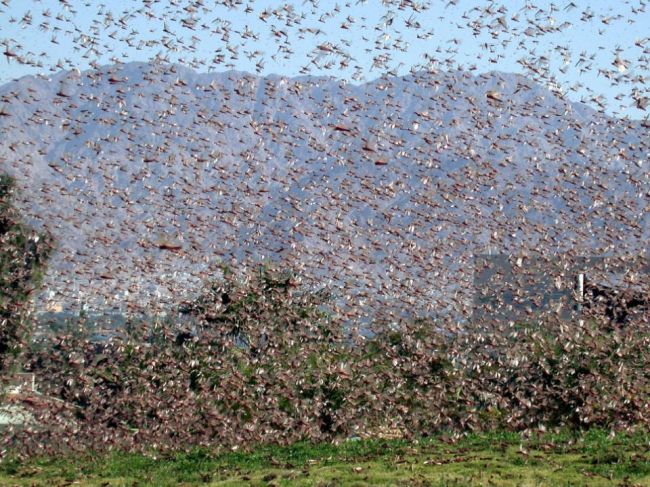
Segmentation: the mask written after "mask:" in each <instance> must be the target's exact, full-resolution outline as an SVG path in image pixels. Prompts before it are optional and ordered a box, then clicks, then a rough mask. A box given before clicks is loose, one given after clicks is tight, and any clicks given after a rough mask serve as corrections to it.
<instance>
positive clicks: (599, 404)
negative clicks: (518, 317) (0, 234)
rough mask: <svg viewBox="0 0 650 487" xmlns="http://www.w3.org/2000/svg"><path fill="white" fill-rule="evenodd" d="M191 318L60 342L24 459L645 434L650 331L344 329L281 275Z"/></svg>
mask: <svg viewBox="0 0 650 487" xmlns="http://www.w3.org/2000/svg"><path fill="white" fill-rule="evenodd" d="M179 309H180V311H182V312H184V313H186V314H187V315H189V316H191V318H192V321H190V322H186V323H185V324H184V325H182V326H180V327H179V326H177V324H176V321H175V320H167V321H165V322H160V321H154V322H151V323H142V322H141V323H139V324H138V326H132V327H126V331H129V330H130V331H129V333H127V334H126V335H125V336H123V337H116V338H115V339H111V340H105V341H96V340H90V339H88V338H87V336H85V335H83V334H73V333H64V334H58V335H57V334H55V335H52V336H50V337H49V339H48V340H49V341H47V342H46V343H43V342H41V343H39V346H38V347H33V348H32V350H31V352H30V354H29V356H28V360H27V362H26V368H27V369H28V370H31V371H34V372H35V373H36V374H37V377H38V378H41V379H42V378H46V380H39V382H40V384H39V387H40V390H41V391H42V392H43V393H44V394H46V396H47V397H50V398H56V399H57V400H61V401H56V402H55V403H53V405H52V407H48V408H44V409H41V410H39V411H38V413H37V414H36V417H35V421H34V427H31V428H28V429H16V430H15V431H12V432H11V434H10V435H8V436H7V438H6V443H7V445H8V447H10V449H11V450H12V451H20V452H21V453H22V454H23V455H32V456H33V455H39V454H60V453H61V452H65V451H68V450H78V451H85V450H88V449H92V450H96V451H102V450H109V449H111V450H115V449H117V450H125V451H136V450H140V451H143V450H146V449H148V448H152V447H153V448H156V449H157V450H160V451H177V450H179V449H191V448H194V447H208V448H214V447H227V448H244V447H250V446H255V445H260V444H282V445H289V444H292V443H295V442H300V441H309V442H315V443H321V442H330V441H342V440H345V439H346V438H350V437H360V438H378V437H384V438H405V439H413V438H418V437H427V436H435V435H437V434H439V433H440V432H459V433H463V432H480V431H491V430H495V429H496V430H506V431H530V430H543V429H550V428H558V427H559V428H570V429H573V430H576V431H579V430H586V429H589V428H594V427H597V428H604V429H607V430H613V431H629V430H633V429H638V428H647V427H648V425H649V423H650V417H649V416H648V414H647V410H648V404H649V403H650V367H649V366H648V365H649V364H648V357H649V355H648V350H650V346H649V345H650V333H649V330H650V324H648V323H647V322H645V323H644V322H640V323H638V324H635V325H634V326H633V327H632V326H630V327H613V328H612V327H610V326H606V325H607V324H606V323H601V322H599V321H598V319H596V318H595V317H594V319H593V320H586V321H585V323H584V324H578V323H576V324H573V325H572V326H570V327H568V326H567V325H566V323H561V322H557V323H554V322H552V321H548V322H546V323H545V324H544V326H535V327H533V326H527V327H526V326H517V327H514V326H513V327H510V326H503V327H497V328H487V327H477V328H472V329H465V330H458V331H457V332H456V333H450V332H449V331H446V330H448V329H445V331H441V328H440V327H439V326H438V325H439V324H438V323H432V322H429V321H427V320H416V321H404V322H401V323H397V324H395V323H392V324H391V323H388V324H387V323H382V322H379V321H378V322H375V323H371V324H369V325H367V326H366V328H365V329H363V330H361V329H356V328H355V327H354V326H352V325H347V326H344V325H343V324H342V320H341V318H340V317H338V316H337V314H336V313H334V312H332V310H331V308H328V300H327V297H326V296H323V295H322V293H319V292H311V291H309V290H306V289H304V288H303V287H301V286H300V285H299V283H298V280H297V278H296V277H295V276H294V275H292V274H290V273H284V272H276V271H274V270H273V269H264V270H262V271H261V272H253V273H251V274H243V275H235V274H234V273H230V272H225V277H224V278H223V279H221V280H218V281H217V282H210V283H208V284H207V285H206V287H205V289H204V292H203V293H201V295H200V296H198V297H197V299H196V300H194V301H192V302H189V303H182V304H181V305H180V307H179Z"/></svg>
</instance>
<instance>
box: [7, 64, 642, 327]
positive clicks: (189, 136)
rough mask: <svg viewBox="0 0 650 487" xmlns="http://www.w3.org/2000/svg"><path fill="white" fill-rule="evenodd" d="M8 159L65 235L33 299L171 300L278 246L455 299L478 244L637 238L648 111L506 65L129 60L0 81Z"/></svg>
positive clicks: (623, 243) (379, 287) (602, 249)
mask: <svg viewBox="0 0 650 487" xmlns="http://www.w3.org/2000/svg"><path fill="white" fill-rule="evenodd" d="M0 115H2V116H0V135H1V141H2V142H1V145H0V170H3V171H7V172H9V173H11V174H13V175H15V176H16V177H17V179H18V182H19V184H20V187H21V189H22V194H21V195H20V198H21V201H20V202H19V203H18V206H19V207H20V209H21V210H23V211H24V212H25V214H26V215H27V216H28V217H29V221H30V223H31V224H33V225H36V226H40V227H46V228H48V229H49V230H50V231H52V232H53V233H54V235H55V236H56V237H57V239H58V242H59V250H58V252H57V254H56V255H55V256H54V258H53V259H52V262H51V266H50V270H49V271H48V275H47V277H46V289H47V291H46V293H45V294H44V296H43V297H42V298H43V299H49V300H52V301H56V302H63V303H65V304H66V305H70V304H72V303H75V302H77V301H78V299H81V300H83V301H85V302H88V303H90V304H91V306H92V307H111V306H113V305H118V304H119V303H128V305H129V306H131V307H133V308H134V309H135V308H141V307H143V306H148V307H151V308H156V307H164V306H165V305H166V304H167V303H171V302H174V301H177V300H178V299H180V298H181V297H182V296H185V295H191V294H192V293H195V292H196V291H198V289H199V286H200V283H201V282H202V280H204V279H206V278H208V277H210V276H214V275H216V273H218V272H219V266H218V262H226V263H235V262H236V264H235V265H236V266H237V267H241V266H249V267H250V266H256V265H259V263H260V262H262V261H265V260H271V261H275V262H284V263H286V264H287V265H288V266H290V267H291V268H293V269H295V270H297V271H299V272H300V273H301V274H303V275H304V279H305V282H307V283H311V284H313V285H314V286H323V285H328V286H331V287H332V288H333V289H335V294H336V295H337V296H338V299H337V302H338V303H341V305H342V306H343V305H345V307H346V309H348V310H352V311H348V312H350V313H352V314H354V312H357V313H366V312H369V310H370V311H373V310H374V311H377V310H379V309H382V310H386V309H391V308H393V309H405V310H408V311H409V312H412V313H423V314H430V313H444V312H454V313H457V314H458V313H459V314H461V315H464V316H466V315H467V307H468V306H469V303H470V302H471V297H472V289H471V282H472V274H473V260H472V258H473V255H475V254H477V253H484V252H487V251H499V252H514V253H529V254H531V255H541V256H552V255H555V254H559V253H570V254H575V255H602V254H612V253H614V254H619V255H634V254H638V253H642V252H644V251H646V250H647V242H648V241H650V217H649V214H650V213H649V212H648V209H649V208H648V202H649V201H650V178H649V170H648V167H649V166H648V164H649V163H648V157H647V156H648V153H649V152H650V147H649V139H648V137H647V130H648V126H647V122H644V121H635V120H620V119H615V118H610V117H607V116H605V115H603V114H601V113H599V112H596V111H594V110H592V109H591V108H589V107H587V106H585V105H583V104H580V103H572V102H570V101H568V100H566V99H564V98H563V97H561V96H560V95H559V94H558V93H555V92H552V91H550V90H548V89H546V88H544V87H542V86H540V85H536V84H534V83H533V82H532V81H530V80H528V79H527V78H525V77H523V76H520V75H515V74H508V73H500V72H490V73H485V74H481V75H475V74H472V73H468V72H460V71H454V72H438V73H430V72H420V73H414V74H411V75H408V76H404V77H391V78H380V79H377V80H374V81H372V82H368V83H365V84H360V85H353V84H349V83H345V82H343V81H340V80H335V79H331V78H324V77H312V76H303V77H297V78H286V77H281V76H268V77H257V76H254V75H251V74H247V73H242V72H234V71H232V72H225V73H210V74H205V73H197V72H194V71H192V70H190V69H188V68H185V67H181V66H178V65H163V64H147V63H129V64H121V65H112V66H104V67H101V68H99V69H96V70H91V71H86V72H79V71H66V72H60V73H58V74H57V75H55V76H52V77H51V78H49V79H44V78H37V77H25V78H21V79H19V80H16V81H13V82H11V83H8V84H6V85H4V86H2V87H0Z"/></svg>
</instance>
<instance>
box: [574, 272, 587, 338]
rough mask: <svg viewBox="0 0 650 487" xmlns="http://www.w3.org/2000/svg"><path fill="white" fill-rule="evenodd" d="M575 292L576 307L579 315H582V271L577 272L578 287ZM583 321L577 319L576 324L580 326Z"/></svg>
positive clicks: (583, 287)
mask: <svg viewBox="0 0 650 487" xmlns="http://www.w3.org/2000/svg"><path fill="white" fill-rule="evenodd" d="M576 294H577V296H576V297H577V299H578V309H579V310H580V316H582V303H583V301H584V297H585V275H584V274H583V273H582V272H581V273H580V274H578V289H577V293H576ZM584 323H585V322H584V320H578V324H579V326H580V327H581V328H582V326H583V325H584Z"/></svg>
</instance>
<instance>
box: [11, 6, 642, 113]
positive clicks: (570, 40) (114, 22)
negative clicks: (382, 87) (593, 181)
mask: <svg viewBox="0 0 650 487" xmlns="http://www.w3.org/2000/svg"><path fill="white" fill-rule="evenodd" d="M238 3H239V5H237V6H236V8H235V7H229V6H228V4H238ZM413 4H419V5H420V7H419V8H413ZM400 5H402V8H400ZM274 12H275V13H274ZM57 17H58V19H57ZM474 27H475V29H474ZM527 29H528V30H527ZM649 36H650V8H646V7H645V6H644V4H643V2H641V1H639V0H634V1H622V2H618V1H617V2H608V1H602V0H598V1H590V2H584V1H579V0H573V2H572V1H571V0H560V1H559V2H557V3H554V2H549V1H537V2H529V1H505V2H494V3H491V2H486V1H465V0H452V1H451V2H450V1H449V0H442V1H419V2H416V1H413V2H408V1H405V0H384V1H379V0H374V1H371V0H368V1H365V2H364V1H358V0H351V1H350V2H347V3H346V2H334V1H329V0H327V1H326V0H314V1H302V0H300V1H296V2H278V1H267V0H260V1H252V2H249V1H246V0H242V1H241V2H237V1H235V0H220V1H215V0H136V1H125V0H119V1H105V2H101V1H98V0H85V1H77V0H65V1H61V0H3V3H0V42H2V43H3V46H2V47H0V49H2V51H5V47H6V48H7V49H8V50H9V51H10V52H11V53H14V54H16V55H19V56H21V57H22V58H23V61H24V62H28V63H31V65H30V64H21V63H19V62H17V61H16V60H15V58H13V57H12V58H10V59H7V58H6V56H2V57H1V58H0V82H2V83H4V82H6V81H9V80H11V79H15V78H17V77H20V76H24V75H28V74H37V73H45V74H48V73H51V72H53V71H58V70H60V69H71V68H74V67H78V68H80V69H82V70H83V69H87V68H88V67H89V66H90V63H91V62H97V63H99V64H108V63H112V62H115V61H122V62H126V61H145V60H148V59H151V58H153V57H156V56H159V57H163V58H165V59H169V60H170V61H174V62H183V63H186V64H190V65H192V64H193V65H194V67H195V68H196V69H198V70H200V71H209V70H212V71H223V70H226V69H239V70H245V71H251V72H256V71H257V72H259V73H260V74H269V73H276V74H283V75H288V76H293V75H298V74H301V73H302V74H306V73H308V74H326V75H330V76H334V77H340V78H346V79H349V80H351V81H352V82H361V81H364V80H369V79H373V78H376V77H378V76H380V75H381V74H383V73H385V72H387V71H390V72H395V73H398V74H404V73H407V72H408V71H409V70H410V69H429V68H433V69H440V70H446V69H453V68H461V69H472V70H475V72H477V73H479V72H485V71H490V70H498V71H506V72H519V73H524V74H526V75H528V76H530V77H533V78H536V79H537V80H538V81H539V82H541V83H544V84H551V85H553V86H556V87H557V88H558V89H561V90H562V91H563V92H564V93H566V94H567V96H568V97H569V98H571V99H573V100H581V99H582V100H583V101H585V102H587V103H589V104H591V105H592V106H597V105H598V104H599V103H601V104H602V105H603V106H604V107H605V108H606V110H607V112H608V113H611V114H616V115H618V116H626V115H627V116H631V117H633V118H642V117H645V116H647V114H646V112H644V111H641V110H638V109H635V108H633V107H634V104H635V101H634V100H635V97H636V98H638V97H639V96H648V88H647V78H648V65H649V59H648V58H649V57H650V40H649V39H648V37H649ZM93 46H94V47H95V48H93ZM319 46H320V47H319ZM617 58H618V60H620V61H622V62H618V65H617V63H616V62H615V61H616V60H617ZM36 63H40V66H35V65H34V64H36ZM619 68H620V69H619ZM623 70H624V71H623ZM621 71H623V72H621Z"/></svg>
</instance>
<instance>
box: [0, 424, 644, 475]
mask: <svg viewBox="0 0 650 487" xmlns="http://www.w3.org/2000/svg"><path fill="white" fill-rule="evenodd" d="M0 485H3V486H5V485H20V486H27V485H29V486H33V485H36V486H57V485H60V486H64V485H95V486H109V485H111V486H136V485H137V486H144V485H152V486H172V485H174V486H175V485H228V486H235V485H287V486H288V485H292V486H293V485H321V486H325V485H359V486H361V485H433V486H466V485H480V486H554V487H555V486H608V485H618V486H635V485H639V486H650V433H648V432H645V433H635V434H628V435H617V436H615V437H611V436H610V435H608V433H607V432H603V431H590V432H588V433H585V434H580V435H576V434H570V433H559V434H544V435H542V436H536V437H532V438H524V437H522V436H520V435H518V434H515V433H489V434H480V435H470V436H467V437H464V438H462V439H461V440H459V441H457V442H451V441H449V440H447V439H445V438H444V437H438V438H435V439H424V440H420V441H417V442H408V441H404V440H352V441H346V442H344V443H342V444H340V445H332V444H319V445H314V444H308V443H299V444H294V445H292V446H286V447H278V446H264V447H260V448H257V449H255V450H253V451H251V452H237V451H235V452H232V451H228V452H216V451H215V452H213V451H209V450H204V449H197V450H193V451H191V452H188V453H177V454H174V455H161V454H156V453H153V452H152V453H149V454H123V453H119V454H118V453H114V454H111V455H99V456H93V455H89V454H88V455H84V456H79V455H77V456H70V457H63V458H48V459H33V460H30V461H28V462H19V461H16V460H5V461H4V462H3V463H2V464H0Z"/></svg>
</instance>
